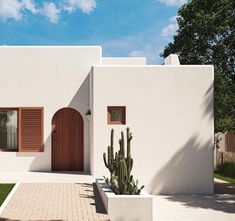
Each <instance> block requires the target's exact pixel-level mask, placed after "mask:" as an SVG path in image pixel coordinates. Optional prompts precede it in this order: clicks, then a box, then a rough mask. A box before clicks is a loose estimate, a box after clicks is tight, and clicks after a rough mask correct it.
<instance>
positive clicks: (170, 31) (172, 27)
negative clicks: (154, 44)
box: [162, 24, 178, 37]
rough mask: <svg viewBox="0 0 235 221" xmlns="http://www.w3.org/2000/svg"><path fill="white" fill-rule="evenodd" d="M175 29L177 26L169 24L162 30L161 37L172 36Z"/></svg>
mask: <svg viewBox="0 0 235 221" xmlns="http://www.w3.org/2000/svg"><path fill="white" fill-rule="evenodd" d="M177 29H178V25H177V24H169V25H167V26H166V27H165V28H163V29H162V36H164V37H168V36H170V35H173V34H174V33H175V32H176V30H177Z"/></svg>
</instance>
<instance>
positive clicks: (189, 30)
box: [161, 0, 235, 132]
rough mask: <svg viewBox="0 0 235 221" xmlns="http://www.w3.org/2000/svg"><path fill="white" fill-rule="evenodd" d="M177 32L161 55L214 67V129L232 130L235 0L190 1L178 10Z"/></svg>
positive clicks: (234, 115) (234, 128)
mask: <svg viewBox="0 0 235 221" xmlns="http://www.w3.org/2000/svg"><path fill="white" fill-rule="evenodd" d="M177 23H178V27H179V28H178V31H177V33H176V35H175V36H174V39H173V42H172V43H169V44H168V45H167V46H166V47H165V49H164V52H163V53H162V54H161V56H162V57H167V56H168V55H169V54H171V53H175V54H178V55H179V58H180V61H181V64H213V65H214V67H215V101H214V106H215V132H218V131H222V132H225V131H235V74H234V70H235V0H190V1H189V2H188V3H187V4H185V5H183V6H182V7H181V8H180V9H179V11H178V18H177Z"/></svg>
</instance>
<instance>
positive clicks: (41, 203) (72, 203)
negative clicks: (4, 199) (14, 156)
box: [0, 183, 109, 221]
mask: <svg viewBox="0 0 235 221" xmlns="http://www.w3.org/2000/svg"><path fill="white" fill-rule="evenodd" d="M94 193H95V194H94ZM0 220H75V221H93V220H94V221H106V220H109V219H108V216H107V215H106V214H105V210H104V208H103V205H102V203H101V200H100V198H99V197H98V193H97V190H96V186H95V185H93V184H75V183H71V184H69V183H65V184H62V183H59V184H51V183H50V184H49V183H48V184H44V183H34V184H30V183H23V184H20V185H19V187H18V189H17V190H16V192H15V194H14V195H13V197H12V199H11V200H10V202H9V203H8V205H7V207H6V208H5V210H4V211H3V213H2V215H1V218H0Z"/></svg>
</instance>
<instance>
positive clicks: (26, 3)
mask: <svg viewBox="0 0 235 221" xmlns="http://www.w3.org/2000/svg"><path fill="white" fill-rule="evenodd" d="M22 6H23V7H24V8H25V9H27V10H29V11H31V12H32V13H33V14H37V13H39V10H38V9H36V5H35V2H34V1H33V0H22Z"/></svg>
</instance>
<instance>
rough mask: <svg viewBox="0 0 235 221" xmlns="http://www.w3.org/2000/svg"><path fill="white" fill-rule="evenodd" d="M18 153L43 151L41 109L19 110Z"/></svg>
mask: <svg viewBox="0 0 235 221" xmlns="http://www.w3.org/2000/svg"><path fill="white" fill-rule="evenodd" d="M19 151H20V152H42V151H43V108H19Z"/></svg>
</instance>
